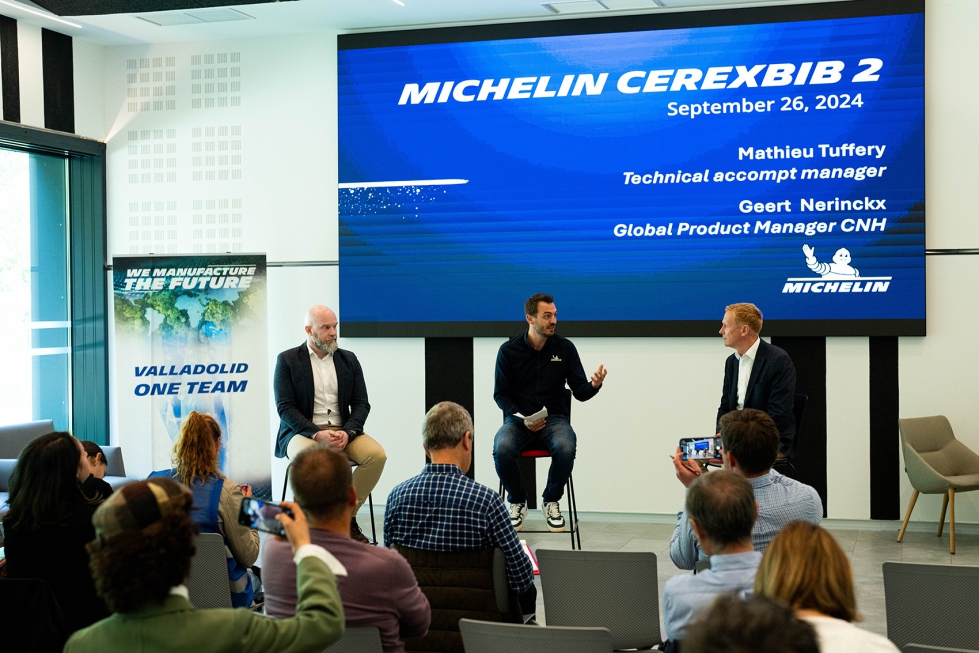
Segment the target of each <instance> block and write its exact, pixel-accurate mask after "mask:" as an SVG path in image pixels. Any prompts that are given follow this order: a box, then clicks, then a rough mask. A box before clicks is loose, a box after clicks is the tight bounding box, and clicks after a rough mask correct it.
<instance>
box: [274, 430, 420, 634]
mask: <svg viewBox="0 0 979 653" xmlns="http://www.w3.org/2000/svg"><path fill="white" fill-rule="evenodd" d="M289 481H290V483H291V484H292V491H293V494H294V495H295V500H296V503H298V504H299V506H300V507H301V508H302V509H303V512H304V513H305V514H306V518H307V519H308V520H309V527H310V538H311V540H312V542H313V544H318V545H320V546H322V547H323V548H324V549H326V550H327V551H329V552H330V553H332V554H333V555H334V556H336V558H337V559H338V560H339V561H340V563H341V564H342V565H343V566H344V567H345V568H346V570H347V574H349V575H348V576H346V577H341V578H340V579H339V581H338V585H339V587H340V598H341V599H342V601H343V613H344V615H345V616H346V625H347V628H359V627H371V626H373V627H375V628H377V629H378V630H380V632H381V643H382V644H383V646H384V651H385V653H403V652H404V650H405V647H404V643H403V642H402V638H407V637H421V636H423V635H424V634H425V633H427V632H428V624H429V621H430V619H431V610H430V609H429V606H428V599H427V598H425V595H424V594H422V591H421V589H419V587H418V582H417V581H416V580H415V574H414V572H412V570H411V567H410V566H409V565H408V562H407V561H406V560H405V559H404V558H403V557H401V556H400V555H399V554H398V553H397V552H396V551H392V550H390V549H384V548H381V547H377V546H373V545H372V544H363V543H362V542H358V541H357V540H354V539H353V538H352V537H351V532H350V530H351V529H350V524H351V521H352V520H351V515H352V514H353V513H354V512H355V511H356V510H357V506H358V502H357V490H356V488H355V487H354V485H353V475H352V474H351V472H350V460H349V459H348V458H347V457H346V456H345V455H344V454H343V453H342V452H341V451H340V450H339V449H336V448H334V447H331V446H329V445H326V444H317V445H314V446H313V447H309V448H306V449H303V450H302V451H301V452H299V453H298V454H296V457H295V458H293V461H292V466H291V468H290V472H289ZM262 576H263V577H264V578H265V583H264V586H265V613H266V614H269V615H271V616H273V617H291V616H292V615H294V614H295V612H296V571H295V565H294V564H293V562H292V551H291V549H290V548H289V544H288V543H287V542H285V541H283V540H277V539H275V538H269V539H267V540H266V541H265V547H264V549H263V551H262Z"/></svg>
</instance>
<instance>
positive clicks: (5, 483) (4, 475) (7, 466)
mask: <svg viewBox="0 0 979 653" xmlns="http://www.w3.org/2000/svg"><path fill="white" fill-rule="evenodd" d="M16 466H17V459H16V458H6V459H3V460H0V492H9V491H10V475H11V474H13V473H14V467H16Z"/></svg>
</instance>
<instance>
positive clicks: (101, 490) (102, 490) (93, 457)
mask: <svg viewBox="0 0 979 653" xmlns="http://www.w3.org/2000/svg"><path fill="white" fill-rule="evenodd" d="M81 443H82V448H83V449H85V456H86V457H87V458H88V465H89V467H90V468H91V469H92V473H91V474H90V475H89V477H88V478H87V479H85V481H84V482H82V490H84V492H85V494H87V495H89V496H96V497H98V498H99V499H102V500H104V499H108V498H109V495H110V494H112V486H111V485H109V484H108V483H106V482H105V481H104V480H102V479H104V478H105V470H106V468H107V467H108V465H109V464H108V462H107V461H106V459H105V452H104V451H102V447H100V446H99V445H97V444H95V443H94V442H92V441H91V440H82V441H81Z"/></svg>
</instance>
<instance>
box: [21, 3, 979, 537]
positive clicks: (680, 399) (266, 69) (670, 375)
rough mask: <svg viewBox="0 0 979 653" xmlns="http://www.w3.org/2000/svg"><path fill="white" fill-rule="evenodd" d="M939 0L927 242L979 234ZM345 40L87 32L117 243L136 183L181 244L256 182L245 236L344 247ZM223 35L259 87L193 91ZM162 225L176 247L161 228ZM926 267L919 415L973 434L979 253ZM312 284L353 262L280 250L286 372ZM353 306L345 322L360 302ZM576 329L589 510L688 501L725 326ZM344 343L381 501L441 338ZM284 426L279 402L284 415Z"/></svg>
mask: <svg viewBox="0 0 979 653" xmlns="http://www.w3.org/2000/svg"><path fill="white" fill-rule="evenodd" d="M926 11H927V22H926V25H927V36H926V38H927V42H926V80H927V82H926V105H927V113H926V121H927V122H926V128H927V139H928V140H927V147H926V152H927V169H928V178H927V184H928V185H927V193H928V246H929V247H943V248H947V247H979V223H976V222H975V221H974V220H973V219H972V215H973V213H974V211H973V207H974V206H975V205H976V204H977V201H979V197H977V193H979V185H977V184H975V183H974V182H973V179H974V177H975V176H976V174H977V172H979V170H977V165H976V164H975V163H974V160H973V157H972V154H973V152H974V151H975V150H976V149H977V146H979V121H976V120H975V119H974V117H973V115H972V113H973V107H975V106H977V105H979V90H977V88H976V86H975V85H974V84H973V85H970V84H968V83H967V82H966V81H963V80H968V79H970V76H971V66H972V63H971V62H973V61H976V60H977V59H979V39H975V38H974V35H973V34H972V31H973V27H974V26H975V25H977V24H979V3H976V2H973V1H971V0H944V1H943V2H938V1H937V0H934V1H933V0H929V2H928V3H927V9H926ZM335 43H336V39H335V34H333V33H322V34H311V35H300V36H294V37H287V38H263V39H249V40H240V41H233V42H204V43H182V44H166V45H152V46H140V47H113V48H104V49H103V50H102V52H101V53H98V52H97V50H98V49H97V48H88V47H78V46H76V50H75V54H76V62H75V66H76V75H78V72H77V71H79V70H81V69H85V70H89V71H90V70H91V69H92V68H93V67H101V68H102V69H103V70H104V73H103V84H104V93H105V94H104V107H105V113H104V114H103V118H102V119H103V123H104V125H105V129H106V133H107V134H108V137H109V230H110V250H111V253H112V254H127V253H129V247H130V246H131V245H132V244H134V243H135V244H136V245H137V246H138V247H142V246H143V244H144V240H143V239H142V235H143V234H142V231H143V229H142V227H141V226H140V228H135V229H134V228H131V227H130V225H129V219H130V217H132V216H134V215H137V214H138V216H139V219H140V220H141V219H142V217H141V216H142V212H137V214H134V213H131V212H130V211H129V204H130V203H131V202H140V203H141V202H143V201H151V202H155V201H176V202H177V203H178V206H177V208H176V210H175V211H174V212H173V215H176V216H177V227H176V228H177V231H178V236H177V238H176V239H174V240H173V241H172V243H171V241H169V240H167V239H164V240H163V241H161V242H160V243H159V244H162V245H163V246H164V247H165V246H167V245H168V244H174V245H175V246H176V247H177V248H178V249H176V250H175V251H178V252H191V251H193V247H194V246H195V245H201V244H206V243H208V242H211V241H210V240H209V239H208V238H206V236H205V237H203V238H196V237H195V236H194V232H193V230H194V228H195V225H194V224H193V215H194V214H195V213H200V212H197V211H195V210H194V209H193V204H192V203H193V201H194V200H206V199H208V198H219V199H220V198H223V197H240V198H242V199H243V200H244V208H243V209H242V213H243V218H242V223H241V225H242V229H243V234H242V236H241V237H240V238H239V239H238V240H237V241H235V242H238V243H240V245H241V247H243V250H244V251H264V252H267V253H268V255H269V260H271V261H292V262H296V261H330V260H335V259H336V258H337V234H336V188H335V187H336V178H337V163H336V102H335V98H336V51H335ZM22 47H26V46H22ZM220 52H226V53H230V52H239V53H240V55H241V69H242V75H241V83H242V88H241V92H240V95H241V98H242V100H241V106H240V107H237V108H232V107H227V108H224V109H219V108H214V109H192V108H190V103H191V100H192V99H193V98H194V97H199V96H195V95H194V94H192V93H191V84H192V83H195V82H194V80H192V79H191V71H192V70H193V69H194V68H195V67H194V66H192V65H191V57H192V56H193V55H195V54H206V53H220ZM100 54H101V58H99V57H100ZM156 56H161V57H166V56H174V57H176V64H175V66H174V67H173V69H174V70H175V71H176V73H177V82H176V85H177V87H178V88H177V94H176V96H175V98H176V100H177V102H178V106H177V108H176V109H175V110H173V111H165V110H164V111H162V112H154V111H150V112H135V113H129V112H127V110H126V103H127V101H128V99H127V97H126V93H127V89H128V88H132V87H136V88H138V87H139V84H135V85H130V84H128V83H127V81H126V75H127V74H129V72H132V71H127V68H126V64H127V60H128V59H132V58H136V59H140V58H145V57H149V58H151V59H152V58H153V57H156ZM86 66H87V67H88V68H86ZM164 68H165V67H164ZM152 70H153V69H152V67H151V68H150V72H152ZM135 72H136V73H137V74H138V73H139V72H140V70H138V69H137V70H136V71H135ZM87 76H90V75H89V72H86V73H85V75H84V77H87ZM82 77H83V76H78V79H81V78H82ZM202 81H204V80H202ZM215 81H217V80H215ZM77 83H78V82H77V80H76V93H77V92H78V88H77ZM22 84H23V81H22ZM86 102H87V101H86ZM88 104H92V103H88ZM98 122H99V121H98V119H97V118H94V117H92V116H90V115H87V114H86V115H84V116H82V115H78V116H76V124H78V125H80V126H81V125H84V129H85V132H82V133H87V134H90V135H95V134H97V133H98ZM221 124H225V125H231V124H240V125H241V126H242V137H241V140H242V141H243V145H242V150H241V154H242V157H243V159H242V163H241V166H240V167H241V170H242V179H241V180H238V181H235V180H228V181H227V182H225V183H224V184H222V183H220V182H218V181H214V182H210V183H208V182H206V181H205V182H196V183H195V182H193V181H192V174H193V172H194V171H195V170H202V169H206V166H205V167H203V168H202V167H198V166H194V165H193V156H194V155H195V153H194V152H193V151H192V147H193V144H194V143H195V142H197V141H201V140H206V139H195V138H194V137H193V136H192V132H191V130H192V129H193V128H194V127H197V126H207V125H221ZM154 128H173V129H176V130H177V135H176V138H175V143H176V145H177V154H176V156H177V159H178V161H177V165H176V167H175V168H174V169H175V170H176V171H177V172H178V176H179V179H178V181H177V182H173V183H161V184H156V183H148V184H142V183H134V184H130V183H129V181H128V175H129V174H130V170H129V168H128V166H129V161H130V160H131V159H136V160H137V161H139V162H141V160H142V159H143V158H146V157H143V156H142V155H141V154H140V155H138V156H130V155H129V154H128V147H129V145H131V144H132V143H130V142H129V141H128V140H127V132H128V131H130V130H137V131H141V130H143V129H154ZM81 129H82V128H81V127H80V130H81ZM164 140H165V139H164ZM137 144H138V145H140V146H141V145H142V144H143V143H142V142H141V141H140V142H137ZM150 144H151V145H152V144H155V143H153V142H152V141H151V142H150ZM148 158H151V159H152V158H155V157H148ZM138 165H139V164H138ZM140 170H141V169H140ZM151 170H152V169H151ZM164 170H165V171H166V170H168V169H167V168H164ZM140 174H141V173H140ZM151 213H152V212H151ZM165 213H167V214H169V213H170V212H169V211H166V212H165ZM204 213H205V214H206V211H204ZM201 228H205V229H206V225H204V226H203V227H201ZM218 228H220V227H218ZM133 231H136V232H138V233H137V240H135V241H131V240H130V235H131V233H132V232H133ZM219 240H220V239H219ZM233 240H234V239H229V242H230V241H233ZM146 242H148V243H149V244H150V245H151V246H153V247H156V246H158V243H157V242H156V241H155V240H153V239H150V240H149V241H146ZM927 272H928V284H927V290H928V329H929V331H928V333H929V335H928V336H927V337H926V338H901V339H900V391H901V410H900V412H901V416H902V417H909V416H919V415H928V414H937V413H942V414H946V415H948V416H949V418H950V419H951V420H952V425H953V427H955V428H957V429H958V434H959V437H960V438H961V439H962V440H963V441H964V442H966V444H968V445H969V446H970V447H973V448H974V449H976V450H979V433H977V432H976V431H975V430H973V429H970V427H971V425H973V424H976V423H979V414H977V413H979V402H977V401H976V400H975V397H976V395H977V389H979V382H977V374H976V370H977V369H979V365H977V363H979V361H976V360H974V359H975V358H977V357H979V353H976V350H975V348H972V347H970V344H971V343H970V339H969V336H970V335H971V333H970V331H971V327H972V326H973V325H974V324H976V322H977V319H979V308H977V307H976V301H975V298H976V297H977V296H979V294H977V290H979V288H977V287H976V286H977V283H979V282H977V279H979V258H972V257H929V259H928V268H927ZM518 301H519V298H518ZM313 303H327V304H330V305H333V306H336V305H337V269H336V268H334V267H312V266H308V267H286V268H272V269H270V271H269V352H270V373H271V366H272V365H273V364H274V356H275V354H276V353H277V352H279V351H281V350H283V349H285V348H287V347H290V346H294V345H295V344H298V342H300V341H301V339H302V330H301V319H302V315H303V313H304V311H305V310H306V308H307V307H308V306H309V305H310V304H313ZM762 308H764V307H762ZM720 310H721V307H718V311H719V312H720ZM339 315H340V319H341V335H342V333H343V326H342V321H343V307H342V306H340V307H339ZM718 318H720V315H718ZM502 340H503V339H502V338H487V339H476V340H475V343H474V362H475V370H474V372H475V378H474V383H475V392H476V406H475V412H476V415H475V418H476V475H477V479H479V480H480V481H481V482H483V483H485V484H487V485H490V486H491V487H496V485H497V479H496V475H495V472H494V469H493V460H492V453H491V450H492V439H493V434H494V433H495V431H496V428H497V427H498V425H499V423H500V413H499V410H498V409H497V407H496V405H495V403H494V402H493V398H492V383H493V380H492V371H493V361H494V359H495V355H496V350H497V348H498V347H499V345H500V343H501V342H502ZM575 342H576V344H577V347H578V349H579V351H580V353H581V356H582V359H583V361H584V364H585V368H586V371H588V372H589V373H590V372H591V371H592V370H593V369H594V368H596V367H597V366H598V364H599V363H602V364H605V365H606V367H608V368H609V370H610V372H609V376H608V379H607V380H606V387H605V388H604V389H603V390H602V392H601V393H599V395H598V396H597V397H595V398H594V399H593V400H591V401H590V402H588V403H585V404H579V403H577V402H576V403H575V405H574V409H573V412H574V424H575V429H576V431H577V432H578V435H579V451H578V461H577V465H576V480H577V483H576V486H577V488H578V496H579V503H580V507H581V509H582V510H602V511H618V512H642V513H670V512H673V511H675V510H676V509H677V508H678V507H679V505H680V503H681V501H682V497H683V493H682V488H681V486H680V485H679V483H678V482H677V481H676V480H675V479H674V477H673V471H672V467H671V465H670V462H669V461H668V460H667V456H668V455H669V454H670V453H671V452H672V451H673V449H674V448H675V445H676V441H677V440H678V439H679V438H680V437H688V436H696V435H703V434H705V433H709V432H710V431H711V430H712V427H713V420H714V413H715V411H716V406H717V400H718V397H719V393H720V386H721V376H722V366H723V361H724V358H725V356H726V355H727V353H728V352H727V351H726V350H725V349H724V348H723V347H722V345H721V343H720V340H719V339H718V338H691V339H588V338H576V339H575ZM342 346H344V347H348V348H350V349H352V350H353V351H355V352H356V353H357V354H358V356H359V358H360V359H361V362H362V363H363V365H364V369H365V374H366V377H367V380H368V384H369V390H370V396H371V404H372V406H373V409H372V412H371V417H370V420H369V421H368V423H367V430H368V432H370V433H371V434H372V435H374V436H375V437H376V438H377V439H378V440H379V441H380V442H381V443H382V444H383V445H384V446H385V448H386V449H387V451H388V454H389V463H388V467H387V469H386V471H385V474H384V477H383V478H382V480H381V484H380V486H379V487H378V491H377V498H378V501H379V502H383V498H384V496H386V494H387V491H388V490H389V489H390V487H391V486H393V485H394V484H395V483H397V482H399V481H401V480H403V479H405V478H407V477H408V476H411V475H413V474H415V473H417V471H418V469H419V468H420V466H421V462H422V456H421V451H420V446H419V438H420V436H419V425H420V422H421V418H422V416H423V414H424V409H425V406H424V379H423V378H422V376H423V370H424V343H423V341H421V340H418V339H391V340H373V339H347V338H344V339H342ZM826 357H827V427H828V442H827V454H828V469H827V475H828V479H827V480H828V486H829V496H828V503H829V516H830V517H836V518H852V519H866V518H868V517H869V501H870V499H869V497H870V490H869V469H870V466H871V465H872V464H874V463H873V460H872V458H871V455H870V452H869V407H868V402H869V396H868V395H869V371H868V366H869V344H868V340H867V339H866V338H830V339H828V341H827V350H826ZM270 400H271V398H270ZM273 415H274V412H273ZM275 427H276V425H275V420H274V418H273V423H272V424H270V427H269V430H270V434H272V433H274V431H275ZM895 430H896V426H895ZM270 437H271V435H270ZM895 437H896V434H895ZM541 465H542V467H541V469H540V472H539V479H540V483H541V484H542V483H543V478H544V468H543V463H542V464H541ZM278 473H281V469H279V470H278V471H277V474H278ZM901 474H902V493H901V501H902V510H903V508H904V506H905V505H906V501H907V498H908V495H909V492H910V490H909V488H908V487H907V483H906V480H905V479H904V474H903V471H902V472H901ZM277 478H281V477H277ZM277 482H278V481H276V483H277ZM972 497H973V495H963V497H962V498H961V499H960V506H959V510H958V514H957V517H958V518H959V520H960V521H979V510H977V507H976V505H977V504H975V503H974V502H973V500H972ZM977 500H979V495H977ZM918 505H919V508H918V509H917V510H916V514H915V518H916V519H930V520H935V519H937V511H938V507H939V506H938V502H937V499H934V500H933V498H923V499H922V500H920V501H919V503H918Z"/></svg>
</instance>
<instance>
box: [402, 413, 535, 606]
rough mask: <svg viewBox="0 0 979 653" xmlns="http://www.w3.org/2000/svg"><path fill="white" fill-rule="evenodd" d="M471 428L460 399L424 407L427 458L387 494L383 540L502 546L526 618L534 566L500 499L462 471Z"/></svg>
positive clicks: (451, 547) (450, 547) (422, 545)
mask: <svg viewBox="0 0 979 653" xmlns="http://www.w3.org/2000/svg"><path fill="white" fill-rule="evenodd" d="M472 431H473V423H472V417H471V416H470V415H469V412H468V411H467V410H466V409H465V408H463V407H462V406H460V405H459V404H456V403H453V402H451V401H443V402H442V403H440V404H436V405H435V406H433V407H432V409H431V410H430V411H428V414H426V415H425V424H424V426H423V429H422V439H423V446H424V448H425V453H427V454H428V456H429V458H431V459H432V462H430V463H428V464H426V465H425V469H424V470H423V471H422V473H421V474H419V475H418V476H416V477H414V478H411V479H408V480H407V481H405V482H404V483H401V484H400V485H398V486H397V487H395V488H394V489H393V490H391V494H390V495H388V500H387V506H386V507H385V510H384V543H385V544H386V545H391V544H397V545H399V546H406V547H411V548H415V549H423V550H426V551H477V550H479V549H486V548H489V547H495V548H499V549H502V550H503V554H504V556H505V558H506V568H507V576H508V577H509V580H510V587H511V588H513V590H514V591H516V592H517V594H519V597H520V607H521V609H522V610H523V615H524V621H530V620H531V619H533V618H534V616H535V614H536V612H537V588H536V587H535V586H534V568H533V566H532V565H531V563H530V558H528V557H527V554H526V553H524V551H523V547H521V546H520V540H519V539H517V532H516V531H515V530H514V529H513V526H512V525H511V523H510V516H509V515H508V514H507V510H506V506H505V505H504V504H503V499H502V498H500V495H499V494H497V493H496V492H494V491H493V490H491V489H489V488H488V487H486V486H485V485H480V484H479V483H477V482H476V481H474V480H472V479H471V478H469V477H468V476H466V472H468V471H469V467H470V465H472V451H473V439H472Z"/></svg>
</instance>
